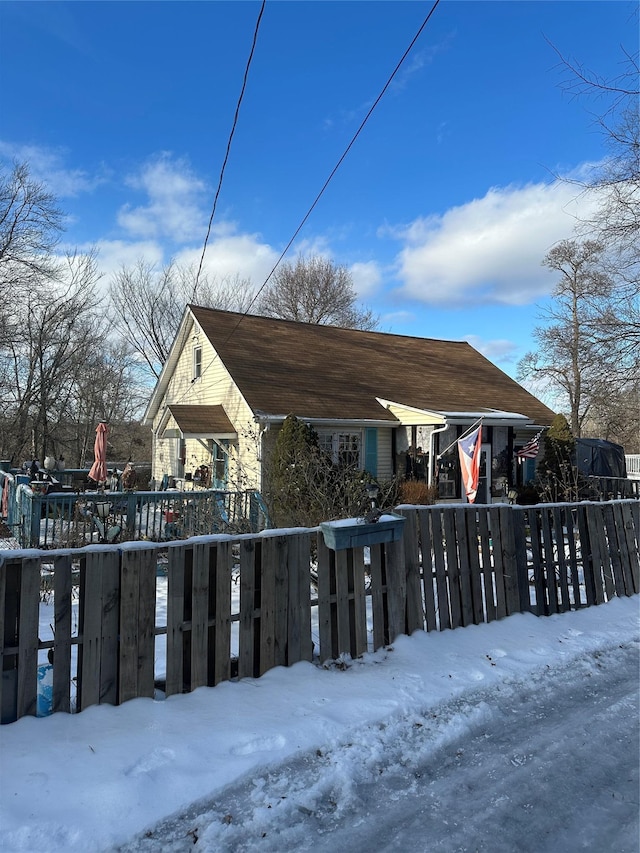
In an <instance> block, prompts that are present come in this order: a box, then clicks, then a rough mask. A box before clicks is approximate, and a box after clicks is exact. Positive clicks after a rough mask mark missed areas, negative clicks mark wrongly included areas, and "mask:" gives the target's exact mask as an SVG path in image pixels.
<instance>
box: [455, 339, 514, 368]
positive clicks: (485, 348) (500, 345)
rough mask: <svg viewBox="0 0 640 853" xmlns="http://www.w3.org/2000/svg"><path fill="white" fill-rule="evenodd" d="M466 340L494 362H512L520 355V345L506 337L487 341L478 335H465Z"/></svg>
mask: <svg viewBox="0 0 640 853" xmlns="http://www.w3.org/2000/svg"><path fill="white" fill-rule="evenodd" d="M464 340H465V341H467V343H469V344H471V346H472V347H473V348H474V349H476V350H478V352H481V353H482V355H484V356H485V357H486V358H488V359H489V360H490V361H492V362H494V364H505V363H508V364H511V363H512V362H514V361H515V360H516V359H517V358H518V356H519V351H520V347H519V346H518V344H516V343H514V342H513V341H509V340H507V339H506V338H494V339H493V340H489V341H486V340H484V339H483V338H481V337H479V336H478V335H465V336H464Z"/></svg>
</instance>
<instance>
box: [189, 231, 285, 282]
mask: <svg viewBox="0 0 640 853" xmlns="http://www.w3.org/2000/svg"><path fill="white" fill-rule="evenodd" d="M201 256H202V248H201V247H200V248H197V249H194V248H189V249H183V250H182V251H180V252H178V253H176V254H175V256H174V257H175V260H176V262H177V263H178V264H180V265H181V266H185V267H188V266H193V267H195V268H196V269H197V267H198V265H199V264H200V258H201ZM277 260H278V253H277V252H276V251H275V250H274V249H272V248H271V246H269V245H267V244H266V243H263V242H261V241H260V238H259V236H258V235H257V234H225V235H224V236H221V237H218V236H214V239H213V240H209V243H208V245H207V251H206V252H205V258H204V264H203V270H204V272H205V273H207V274H208V275H209V276H210V277H211V278H217V279H222V278H226V277H231V278H233V277H235V276H236V275H239V276H240V277H241V278H248V279H250V281H251V282H252V284H253V285H254V286H255V287H260V286H261V285H262V284H263V282H264V281H265V279H266V278H267V276H268V275H269V273H270V272H271V270H272V268H273V266H274V264H275V262H276V261H277Z"/></svg>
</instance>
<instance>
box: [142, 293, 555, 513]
mask: <svg viewBox="0 0 640 853" xmlns="http://www.w3.org/2000/svg"><path fill="white" fill-rule="evenodd" d="M289 414H294V415H296V416H297V417H298V418H300V419H301V420H304V421H305V422H306V423H309V424H311V425H312V426H313V427H314V429H315V430H316V432H317V433H318V436H319V440H320V444H321V446H322V447H323V448H324V449H325V450H326V451H327V453H329V454H330V455H331V457H332V459H333V460H334V461H335V462H339V461H341V460H348V461H350V462H353V461H355V462H357V463H358V464H359V465H360V466H361V467H362V468H364V469H366V470H367V471H369V472H371V474H372V475H373V476H375V477H376V478H377V479H378V480H386V479H390V478H391V477H393V476H394V475H396V474H401V475H404V474H407V475H409V476H414V477H417V478H420V479H424V480H426V481H427V482H429V483H434V482H437V485H438V491H439V498H440V499H443V500H454V501H455V500H459V499H461V498H462V496H463V495H464V491H462V490H461V482H460V474H459V467H458V454H457V451H456V444H455V442H456V439H457V438H458V437H459V436H460V435H461V434H462V433H463V432H464V431H465V430H466V429H468V428H469V427H470V426H471V425H473V424H474V423H476V422H477V421H479V420H480V419H482V428H483V429H482V442H483V444H482V451H483V454H482V468H481V482H480V489H479V494H478V498H477V501H478V502H490V501H491V496H492V495H493V497H494V498H501V499H504V495H505V494H506V491H507V489H508V487H509V486H510V485H512V484H514V483H515V482H518V481H519V482H524V481H526V480H527V479H529V478H530V476H531V475H532V473H533V464H534V460H527V461H526V462H524V463H520V464H518V463H516V461H515V460H516V455H515V454H516V451H517V450H518V448H519V447H522V446H524V445H525V444H526V443H527V442H528V441H529V440H531V438H533V437H534V436H535V435H536V434H537V433H538V432H539V431H540V428H541V427H543V426H548V425H549V424H550V422H551V420H552V418H553V415H554V413H553V412H552V411H551V410H550V409H549V408H547V406H545V405H544V404H543V403H541V402H540V401H539V400H538V399H536V397H534V396H533V395H532V394H530V393H529V392H528V391H526V390H525V389H524V388H522V387H521V386H520V385H519V384H518V383H517V382H515V381H514V380H513V379H511V378H510V377H509V376H507V375H506V374H505V373H503V372H502V371H501V370H500V369H499V368H497V367H496V366H495V365H494V364H492V363H491V362H490V361H488V360H487V359H486V358H485V357H484V356H482V355H481V354H480V353H479V352H477V351H476V350H475V349H474V348H473V347H472V346H470V345H469V344H468V343H466V342H460V341H441V340H433V339H427V338H417V337H408V336H403V335H392V334H387V333H383V332H364V331H356V330H353V329H341V328H336V327H334V326H320V325H313V324H308V323H297V322H293V321H289V320H276V319H272V318H267V317H258V316H252V315H243V314H236V313H232V312H228V311H218V310H212V309H208V308H201V307H197V306H195V305H190V306H188V307H187V309H186V310H185V314H184V316H183V318H182V321H181V324H180V328H179V330H178V333H177V335H176V339H175V341H174V343H173V346H172V348H171V351H170V354H169V357H168V359H167V362H166V364H165V365H164V368H163V370H162V373H161V375H160V378H159V379H158V382H157V384H156V387H155V388H154V391H153V394H152V396H151V400H150V402H149V405H148V407H147V411H146V413H145V418H144V422H145V424H147V425H149V426H151V428H152V431H153V470H152V477H153V478H154V479H155V481H156V483H160V481H161V480H162V479H163V477H165V476H167V477H168V478H173V479H175V480H176V481H177V483H178V484H179V485H182V484H183V482H184V481H188V480H194V479H195V480H198V479H200V480H201V481H202V478H203V477H204V478H205V481H206V482H207V484H210V485H211V486H212V487H214V488H220V489H230V490H240V489H248V488H255V489H258V490H259V489H260V488H261V485H262V476H263V460H264V459H265V458H266V457H267V454H268V453H269V450H270V448H272V447H273V444H274V442H275V439H276V436H277V433H278V429H279V428H280V427H281V425H282V423H283V422H284V419H285V418H286V416H287V415H289ZM523 465H528V466H529V468H528V469H527V470H523ZM202 466H204V467H202Z"/></svg>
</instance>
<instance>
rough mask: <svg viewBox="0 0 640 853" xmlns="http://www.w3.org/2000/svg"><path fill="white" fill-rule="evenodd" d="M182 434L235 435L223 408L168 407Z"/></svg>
mask: <svg viewBox="0 0 640 853" xmlns="http://www.w3.org/2000/svg"><path fill="white" fill-rule="evenodd" d="M169 411H170V412H171V414H172V415H173V417H174V418H175V421H176V423H177V424H178V426H179V427H180V429H181V431H182V432H183V433H189V434H191V435H202V434H203V433H209V434H216V433H218V434H220V435H228V434H229V433H231V434H233V435H235V428H234V426H233V424H232V423H231V421H230V420H229V418H228V417H227V413H226V412H225V410H224V407H223V406H169Z"/></svg>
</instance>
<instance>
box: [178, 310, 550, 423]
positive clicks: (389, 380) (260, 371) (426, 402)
mask: <svg viewBox="0 0 640 853" xmlns="http://www.w3.org/2000/svg"><path fill="white" fill-rule="evenodd" d="M190 308H191V311H192V312H193V315H194V316H195V318H196V320H197V321H198V323H199V324H200V326H201V328H202V330H203V332H204V333H205V334H206V336H207V338H208V339H209V340H210V342H211V344H212V345H213V347H214V348H215V350H216V352H217V353H218V355H219V356H220V358H221V360H222V362H223V363H224V365H225V366H226V368H227V370H228V371H229V373H230V374H231V376H232V377H233V379H234V381H235V382H236V384H237V386H238V387H239V389H240V391H241V392H242V394H243V396H244V398H245V400H246V401H247V403H248V404H249V405H250V406H251V408H252V409H253V410H254V412H259V413H263V414H272V415H283V414H284V415H286V414H289V413H293V414H297V415H299V416H301V417H308V418H329V419H346V420H359V419H374V420H380V419H388V420H390V421H393V420H394V418H393V416H392V415H391V413H390V412H388V411H387V409H385V408H384V407H383V406H381V405H380V404H379V403H378V402H377V400H376V397H381V398H383V399H386V400H391V401H393V402H396V403H401V404H403V405H407V406H412V407H414V408H417V409H428V410H432V411H447V412H452V411H478V410H480V409H484V408H489V409H496V410H499V411H507V412H518V413H519V414H522V415H526V416H527V417H529V418H531V419H533V420H534V421H535V422H537V423H540V424H549V423H550V422H551V419H552V418H553V414H554V413H553V412H552V411H551V410H550V409H549V408H547V406H545V405H544V404H543V403H541V402H540V401H539V400H538V399H537V398H536V397H534V396H533V395H532V394H530V393H529V392H528V391H526V390H525V389H524V388H523V387H522V386H521V385H519V384H518V383H517V382H515V381H514V380H513V379H511V377H509V376H507V375H506V374H505V373H503V372H502V371H501V370H500V369H499V368H498V367H496V366H495V365H494V364H492V363H491V362H490V361H489V360H488V359H486V358H485V357H484V356H483V355H481V354H480V353H479V352H477V350H475V349H473V347H472V346H470V345H469V344H468V343H466V342H460V341H440V340H434V339H430V338H414V337H407V336H403V335H390V334H386V333H382V332H362V331H356V330H354V329H339V328H336V327H334V326H320V325H315V324H307V323H295V322H292V321H289V320H274V319H271V318H268V317H257V316H253V315H247V316H243V315H241V314H235V313H231V312H227V311H217V310H212V309H208V308H199V307H196V306H190ZM205 381H206V378H205Z"/></svg>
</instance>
